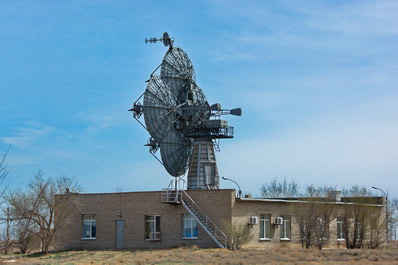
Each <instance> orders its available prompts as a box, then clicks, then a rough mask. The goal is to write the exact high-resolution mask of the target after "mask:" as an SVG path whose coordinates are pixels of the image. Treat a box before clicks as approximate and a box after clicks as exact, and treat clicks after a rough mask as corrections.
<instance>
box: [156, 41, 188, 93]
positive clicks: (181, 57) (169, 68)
mask: <svg viewBox="0 0 398 265" xmlns="http://www.w3.org/2000/svg"><path fill="white" fill-rule="evenodd" d="M160 76H161V77H162V79H163V80H164V82H165V83H167V84H169V85H170V87H171V89H172V90H173V93H174V95H176V96H179V95H180V93H181V92H182V91H184V90H185V89H186V86H189V85H190V84H191V82H192V81H195V70H194V68H193V65H192V62H191V60H190V59H189V57H188V55H187V54H186V53H185V52H184V51H183V50H182V49H181V48H178V47H175V48H172V49H169V50H168V51H167V53H166V54H165V56H164V58H163V62H162V66H161V68H160Z"/></svg>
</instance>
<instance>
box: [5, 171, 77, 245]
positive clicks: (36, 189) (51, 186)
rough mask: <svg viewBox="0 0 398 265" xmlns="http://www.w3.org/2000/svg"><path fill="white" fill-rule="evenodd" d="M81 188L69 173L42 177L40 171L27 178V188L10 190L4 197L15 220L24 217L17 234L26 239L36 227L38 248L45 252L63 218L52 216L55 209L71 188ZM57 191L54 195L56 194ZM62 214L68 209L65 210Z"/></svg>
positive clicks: (63, 200)
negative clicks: (39, 243) (55, 176)
mask: <svg viewBox="0 0 398 265" xmlns="http://www.w3.org/2000/svg"><path fill="white" fill-rule="evenodd" d="M80 190H81V188H80V187H79V186H78V184H77V183H76V181H75V180H74V179H72V178H69V177H58V178H52V177H47V178H45V177H44V176H43V174H42V173H41V171H39V172H38V173H37V174H35V175H34V177H33V178H32V179H31V180H30V182H29V184H28V186H27V188H26V190H24V191H22V192H21V191H11V192H9V193H8V194H7V195H6V201H7V202H8V204H9V205H10V210H11V213H12V216H13V219H14V220H18V221H21V222H22V221H23V222H24V223H23V224H24V225H23V226H22V228H21V229H22V230H19V235H20V238H21V240H22V241H24V240H26V239H27V238H28V237H29V235H30V232H31V231H36V234H37V236H38V237H39V238H40V242H41V252H42V253H47V252H48V250H49V248H50V245H51V243H52V240H53V238H54V234H55V232H56V231H57V229H58V228H59V226H60V225H61V223H62V221H63V220H64V219H65V218H63V217H66V216H60V218H57V220H54V213H55V211H56V209H58V208H59V207H62V206H63V205H64V204H65V203H66V202H69V201H70V198H71V196H70V192H72V193H73V192H78V191H80ZM56 195H57V196H56ZM62 214H63V215H67V214H68V212H67V211H64V212H63V213H62Z"/></svg>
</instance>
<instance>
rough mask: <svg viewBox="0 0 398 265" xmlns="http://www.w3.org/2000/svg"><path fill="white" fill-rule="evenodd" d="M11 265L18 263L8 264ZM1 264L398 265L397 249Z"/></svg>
mask: <svg viewBox="0 0 398 265" xmlns="http://www.w3.org/2000/svg"><path fill="white" fill-rule="evenodd" d="M7 261H8V262H9V261H15V262H10V263H6V262H7ZM0 263H1V264H26V265H27V264H65V265H66V264H273V265H274V264H275V265H277V264H297V265H304V264H328V265H331V264H346V265H351V264H358V265H359V264H361V265H362V264H364V265H365V264H385V265H387V264H388V265H392V264H398V249H396V248H395V249H393V248H389V249H377V250H369V249H363V250H346V249H327V250H322V251H319V250H317V249H310V250H301V249H291V248H269V249H266V250H241V251H229V250H225V249H198V248H175V249H167V250H147V251H111V250H104V251H67V252H56V253H50V254H47V255H2V256H0Z"/></svg>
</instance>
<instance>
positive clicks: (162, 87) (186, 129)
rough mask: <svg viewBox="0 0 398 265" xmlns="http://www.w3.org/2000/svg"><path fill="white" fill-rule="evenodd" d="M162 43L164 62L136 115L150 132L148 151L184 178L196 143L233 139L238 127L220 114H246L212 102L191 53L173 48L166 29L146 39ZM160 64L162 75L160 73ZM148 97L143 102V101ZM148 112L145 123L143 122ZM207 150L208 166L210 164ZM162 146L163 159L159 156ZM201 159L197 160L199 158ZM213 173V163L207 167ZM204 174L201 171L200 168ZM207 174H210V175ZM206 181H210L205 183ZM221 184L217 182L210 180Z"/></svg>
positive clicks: (135, 104)
mask: <svg viewBox="0 0 398 265" xmlns="http://www.w3.org/2000/svg"><path fill="white" fill-rule="evenodd" d="M160 41H162V42H163V44H164V45H165V46H167V47H168V51H167V52H166V54H165V55H164V57H163V60H162V63H161V64H160V65H159V66H158V67H157V68H156V69H155V71H154V72H152V74H151V75H150V79H149V80H148V85H147V87H146V89H145V92H144V93H143V94H142V95H141V96H140V97H139V98H138V99H137V100H136V101H135V102H134V107H133V108H132V109H130V111H133V117H134V118H135V119H136V120H137V121H138V122H139V123H140V124H141V125H142V126H143V127H144V128H145V129H146V130H147V131H148V132H149V134H150V135H151V137H150V139H149V140H148V143H147V144H146V145H147V146H148V147H149V151H150V153H151V154H153V155H154V156H155V157H156V158H157V159H158V160H159V161H160V162H161V163H162V164H163V165H164V167H165V168H166V170H167V172H168V173H169V174H170V175H172V176H174V177H179V176H181V175H183V174H184V173H185V172H186V171H187V169H188V166H189V164H190V161H192V159H195V158H194V157H192V152H193V146H195V144H196V145H197V143H198V142H200V141H207V142H210V143H211V144H210V145H208V144H207V145H206V146H210V147H209V148H210V149H213V143H212V141H214V144H217V143H218V142H217V141H218V139H220V138H232V137H233V127H230V126H228V123H227V121H226V120H222V119H221V118H220V117H221V115H224V114H233V115H239V116H240V114H241V110H240V109H233V110H225V109H222V108H221V105H220V104H218V103H217V104H213V105H212V106H210V105H209V103H208V102H207V100H206V97H205V95H204V93H203V91H202V89H201V88H200V87H199V86H198V85H197V84H196V81H195V70H194V67H193V65H192V62H191V60H190V59H189V57H188V54H187V53H186V52H184V51H183V50H182V49H181V48H178V47H174V46H173V38H170V37H169V35H168V34H167V33H164V34H163V37H162V38H150V39H147V40H146V43H157V42H160ZM159 68H160V74H159V75H156V74H155V72H156V71H157V70H158V69H159ZM142 97H143V104H141V103H140V102H139V100H140V99H141V98H142ZM141 116H144V121H145V122H144V123H145V125H144V124H143V123H142V122H140V117H141ZM210 149H208V150H207V151H206V152H205V151H203V152H202V151H201V152H202V153H203V154H205V153H206V154H207V156H208V158H207V160H206V161H207V162H206V163H207V164H209V163H211V161H210V160H211V159H213V158H211V157H212V155H211V151H210ZM157 150H160V156H161V160H160V159H159V158H158V157H157V156H156V155H155V153H156V152H157ZM196 159H198V158H196ZM206 170H207V171H206V172H207V173H209V174H210V173H211V172H210V171H209V165H207V167H206ZM198 172H199V171H198ZM207 173H206V174H207ZM206 176H207V175H206ZM207 179H208V181H211V178H210V177H209V176H207ZM206 185H207V184H206ZM209 185H212V186H213V187H217V185H216V184H214V183H213V184H209Z"/></svg>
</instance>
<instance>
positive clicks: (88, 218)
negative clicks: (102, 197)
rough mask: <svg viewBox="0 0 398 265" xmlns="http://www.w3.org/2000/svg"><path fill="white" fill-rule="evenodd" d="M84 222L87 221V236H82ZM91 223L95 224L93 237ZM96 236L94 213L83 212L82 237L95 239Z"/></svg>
mask: <svg viewBox="0 0 398 265" xmlns="http://www.w3.org/2000/svg"><path fill="white" fill-rule="evenodd" d="M84 222H88V225H89V232H90V234H89V236H88V237H87V236H84V235H83V231H84ZM93 225H95V237H93V234H92V233H93ZM96 238H97V220H96V216H95V215H94V214H83V215H82V239H96Z"/></svg>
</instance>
